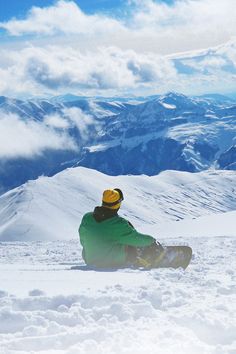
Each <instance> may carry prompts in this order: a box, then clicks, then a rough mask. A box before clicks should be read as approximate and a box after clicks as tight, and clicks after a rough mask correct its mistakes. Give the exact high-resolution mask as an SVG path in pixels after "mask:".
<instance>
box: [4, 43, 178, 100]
mask: <svg viewBox="0 0 236 354" xmlns="http://www.w3.org/2000/svg"><path fill="white" fill-rule="evenodd" d="M3 52H4V51H3V50H2V53H3ZM0 54H1V53H0ZM5 55H6V53H5ZM8 57H9V66H8V67H7V68H6V67H4V69H2V70H3V75H4V81H3V82H2V83H1V84H0V92H2V94H5V95H8V94H9V92H10V93H11V94H12V93H13V92H16V93H17V92H27V91H28V92H31V93H32V92H33V93H35V94H37V93H39V92H42V91H43V92H44V91H46V90H47V91H48V92H51V93H55V92H57V91H58V92H60V91H63V90H67V91H68V90H69V91H75V90H81V89H83V90H85V91H87V92H89V91H91V90H94V91H95V90H96V92H97V93H98V92H99V91H106V90H114V91H115V90H119V91H122V90H131V89H136V88H139V87H140V86H146V87H148V86H150V85H151V86H152V87H155V85H163V84H164V85H165V83H168V82H169V81H170V80H172V81H173V80H175V78H176V70H175V68H174V65H173V63H172V62H171V60H169V59H167V58H165V57H161V56H158V55H154V54H146V55H144V54H137V53H135V52H134V51H131V50H129V51H122V50H120V49H118V48H114V47H113V48H103V49H100V50H98V51H96V52H95V53H94V52H87V53H82V52H80V51H78V50H76V49H74V48H70V47H63V48H62V47H59V46H48V47H45V48H40V47H28V48H25V49H22V50H21V51H20V50H18V51H15V50H13V51H9V50H8ZM0 70H1V60H0Z"/></svg>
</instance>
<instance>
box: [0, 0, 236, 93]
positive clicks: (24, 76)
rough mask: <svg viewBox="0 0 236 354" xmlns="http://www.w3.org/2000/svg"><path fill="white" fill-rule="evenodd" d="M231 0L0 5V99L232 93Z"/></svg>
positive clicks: (234, 39) (235, 50) (235, 61)
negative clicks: (56, 96)
mask: <svg viewBox="0 0 236 354" xmlns="http://www.w3.org/2000/svg"><path fill="white" fill-rule="evenodd" d="M235 14H236V2H235V0H225V1H224V2H222V1H221V0H168V1H167V0H166V1H161V0H159V1H157V0H156V1H155V0H127V1H124V0H116V1H115V0H111V1H108V0H100V1H99V0H98V1H95V0H76V1H75V0H74V1H73V0H67V1H66V0H58V1H56V0H55V1H49V0H35V1H34V0H24V1H19V0H11V1H8V2H7V1H5V0H0V75H1V78H2V80H1V82H0V95H5V96H9V97H19V98H22V97H24V98H25V97H31V96H33V97H35V96H36V97H38V96H40V97H42V96H52V95H58V94H65V93H68V92H70V93H73V94H79V95H87V96H88V95H89V96H92V95H105V96H111V95H112V96H114V95H121V96H127V95H149V94H159V93H164V92H167V91H178V92H182V93H185V94H204V93H216V92H218V93H223V94H230V93H233V92H234V91H235V89H234V87H235V81H236V26H235V20H236V15H235Z"/></svg>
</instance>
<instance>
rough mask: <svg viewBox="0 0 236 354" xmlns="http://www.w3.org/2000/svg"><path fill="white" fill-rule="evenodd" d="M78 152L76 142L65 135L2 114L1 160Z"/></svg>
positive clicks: (0, 128) (46, 127) (43, 126)
mask: <svg viewBox="0 0 236 354" xmlns="http://www.w3.org/2000/svg"><path fill="white" fill-rule="evenodd" d="M48 149H52V150H76V149H77V146H76V144H75V142H74V141H73V140H72V139H71V138H70V137H69V136H68V135H67V134H66V133H65V132H59V131H56V130H55V129H52V128H49V127H48V126H46V125H44V124H42V123H39V122H35V121H32V120H29V121H25V120H22V119H21V118H20V117H18V115H16V114H7V113H4V112H0V158H1V159H11V158H18V157H24V158H33V157H35V156H37V155H41V154H43V152H44V151H45V150H48Z"/></svg>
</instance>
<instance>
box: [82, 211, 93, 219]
mask: <svg viewBox="0 0 236 354" xmlns="http://www.w3.org/2000/svg"><path fill="white" fill-rule="evenodd" d="M91 216H93V213H92V212H88V213H85V214H84V215H83V217H82V221H83V220H87V219H90V218H91Z"/></svg>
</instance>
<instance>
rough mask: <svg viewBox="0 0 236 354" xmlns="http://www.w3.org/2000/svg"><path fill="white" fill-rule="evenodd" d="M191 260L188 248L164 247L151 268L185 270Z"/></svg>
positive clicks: (190, 250) (190, 251)
mask: <svg viewBox="0 0 236 354" xmlns="http://www.w3.org/2000/svg"><path fill="white" fill-rule="evenodd" d="M191 259H192V249H191V247H189V246H166V247H163V251H162V252H160V254H159V255H158V256H157V258H156V259H155V261H154V264H153V265H152V268H179V267H181V268H183V269H186V268H187V266H188V265H189V263H190V261H191Z"/></svg>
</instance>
